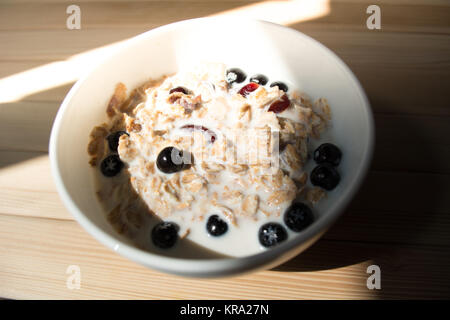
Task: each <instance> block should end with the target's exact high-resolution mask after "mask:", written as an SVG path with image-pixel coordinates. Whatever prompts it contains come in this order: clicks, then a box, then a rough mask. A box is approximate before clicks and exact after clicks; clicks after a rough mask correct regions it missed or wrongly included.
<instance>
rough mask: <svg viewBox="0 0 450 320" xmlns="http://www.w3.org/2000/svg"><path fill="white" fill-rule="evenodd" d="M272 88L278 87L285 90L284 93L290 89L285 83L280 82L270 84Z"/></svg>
mask: <svg viewBox="0 0 450 320" xmlns="http://www.w3.org/2000/svg"><path fill="white" fill-rule="evenodd" d="M270 86H271V87H275V86H277V87H278V89H280V90H283V91H284V92H287V91H288V90H289V88H288V86H287V85H286V84H284V83H283V82H279V81H276V82H272V83H271V84H270Z"/></svg>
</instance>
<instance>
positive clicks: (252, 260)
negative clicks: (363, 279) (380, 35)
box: [50, 18, 374, 277]
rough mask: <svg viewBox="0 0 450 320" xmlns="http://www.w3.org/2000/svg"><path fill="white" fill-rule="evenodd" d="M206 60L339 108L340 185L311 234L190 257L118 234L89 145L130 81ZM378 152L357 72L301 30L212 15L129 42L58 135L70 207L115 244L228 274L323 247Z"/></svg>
mask: <svg viewBox="0 0 450 320" xmlns="http://www.w3.org/2000/svg"><path fill="white" fill-rule="evenodd" d="M202 60H209V61H220V62H223V63H225V64H226V65H229V66H239V67H240V68H241V69H249V70H263V71H264V72H267V73H268V74H271V75H272V76H273V77H276V78H277V79H284V80H286V81H288V82H289V83H293V84H295V85H296V86H297V88H299V89H301V90H304V91H305V92H307V93H308V94H309V95H310V96H311V97H314V98H318V97H326V98H327V99H328V101H329V103H330V106H331V111H332V116H333V119H332V127H331V128H330V129H329V130H330V131H329V135H330V136H332V137H333V141H335V143H336V144H338V145H339V146H340V147H341V149H342V152H343V155H344V157H343V161H342V163H341V164H340V167H339V170H340V172H341V176H342V179H341V182H340V184H339V186H338V187H337V188H336V189H334V190H333V191H332V192H330V193H329V194H328V196H327V198H326V199H325V200H323V201H322V203H321V204H320V206H319V207H318V208H317V209H316V210H319V211H320V213H319V215H318V218H317V220H316V221H315V222H314V223H313V224H312V225H311V226H310V227H309V228H307V229H306V230H305V231H303V232H301V233H299V234H298V235H297V236H295V237H293V238H292V239H290V240H289V241H286V242H284V243H282V244H280V245H278V246H276V247H274V248H272V249H269V250H265V251H263V252H261V253H258V254H255V255H251V256H246V257H239V258H224V259H184V258H182V257H176V258H174V257H167V256H161V255H158V254H155V253H151V252H146V251H143V250H141V249H139V248H137V247H135V246H134V245H133V244H132V242H131V241H130V240H129V239H127V238H125V237H123V236H121V235H119V234H117V233H116V232H115V231H114V230H113V228H112V227H111V226H110V224H109V223H108V222H107V220H106V218H105V214H104V213H103V211H102V208H101V206H100V204H99V202H98V200H97V198H96V193H95V191H96V190H95V187H94V179H93V177H92V171H91V170H92V169H91V167H90V166H89V164H88V160H89V159H88V154H87V152H86V146H87V144H88V138H89V133H90V131H91V129H92V128H93V127H94V126H96V125H98V124H99V123H101V122H103V121H105V120H106V114H105V107H106V105H107V103H108V101H109V99H110V97H111V94H112V92H113V90H114V87H115V85H116V84H117V83H118V82H119V81H120V82H123V83H124V84H125V85H126V86H127V87H128V88H133V87H136V86H137V85H139V84H140V83H142V82H144V81H145V80H147V79H148V78H158V77H160V76H161V75H163V74H171V73H175V72H176V71H177V70H178V69H179V68H180V67H182V66H188V65H191V64H195V63H197V62H198V61H202ZM373 147H374V126H373V118H372V113H371V109H370V106H369V102H368V100H367V97H366V95H365V93H364V90H363V88H362V87H361V85H360V83H359V82H358V80H357V79H356V77H355V76H354V75H353V73H352V72H351V71H350V69H349V68H348V67H347V66H346V65H345V64H344V63H343V62H342V60H341V59H339V58H338V57H337V56H336V55H335V54H334V53H333V52H332V51H330V50H329V49H327V48H326V47H325V46H323V45H322V44H320V43H319V42H317V41H316V40H314V39H312V38H310V37H308V36H306V35H304V34H302V33H300V32H298V31H296V30H293V29H290V28H287V27H284V26H280V25H276V24H273V23H269V22H263V21H255V20H243V19H231V18H223V19H222V18H202V19H194V20H187V21H181V22H177V23H173V24H169V25H166V26H163V27H160V28H157V29H153V30H151V31H148V32H146V33H143V34H141V35H139V36H136V37H134V38H132V39H130V40H127V41H126V42H125V43H124V44H123V45H122V46H121V48H120V50H117V51H116V52H115V53H113V54H112V55H111V56H109V57H106V58H105V59H104V61H103V62H102V63H101V64H99V65H96V66H94V68H93V69H92V70H89V72H88V73H87V74H86V76H84V77H83V78H82V79H80V80H79V81H78V82H77V83H76V84H75V85H74V86H73V88H72V89H71V90H70V92H69V93H68V95H67V96H66V98H65V99H64V101H63V103H62V105H61V107H60V109H59V111H58V114H57V116H56V119H55V122H54V125H53V129H52V133H51V138H50V160H51V168H52V173H53V176H54V179H55V182H56V186H57V190H58V192H59V194H60V196H61V198H62V200H63V202H64V204H65V206H66V207H67V209H68V210H69V211H70V212H71V214H72V215H73V216H74V217H75V219H76V220H77V221H78V222H79V224H80V225H81V226H82V227H83V228H85V229H86V230H87V231H88V232H89V233H90V234H91V235H92V236H93V237H94V238H96V239H97V240H98V241H100V242H101V243H103V244H104V245H105V246H107V247H108V248H110V249H112V250H114V251H116V252H117V253H118V254H120V255H122V256H124V257H126V258H128V259H130V260H132V261H135V262H137V263H140V264H142V265H145V266H148V267H150V268H153V269H157V270H160V271H163V272H167V273H172V274H178V275H183V276H191V277H218V276H226V275H234V274H238V273H243V272H249V271H254V270H258V269H262V268H271V267H274V266H276V265H279V264H281V263H283V262H285V261H287V260H288V259H290V258H292V257H294V256H296V255H298V254H299V253H301V252H302V251H304V250H305V249H306V248H308V247H309V246H310V245H311V244H312V243H314V242H315V241H316V240H317V239H318V238H319V237H320V236H321V235H322V234H323V233H324V232H325V231H326V230H327V229H328V228H329V227H330V226H331V225H332V223H333V222H334V221H335V220H336V219H337V218H338V217H339V216H340V215H341V213H342V212H343V210H344V209H345V207H346V206H347V204H348V203H349V202H350V200H351V199H352V197H353V196H354V195H355V193H356V191H357V190H358V188H359V187H360V185H361V183H362V181H363V178H364V176H365V174H366V172H367V170H368V167H369V163H370V160H371V157H372V151H373ZM74 241H76V240H74Z"/></svg>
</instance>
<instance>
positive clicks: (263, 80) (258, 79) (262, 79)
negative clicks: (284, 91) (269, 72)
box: [250, 74, 269, 86]
mask: <svg viewBox="0 0 450 320" xmlns="http://www.w3.org/2000/svg"><path fill="white" fill-rule="evenodd" d="M250 82H254V83H257V84H259V85H261V86H265V85H266V84H267V82H269V79H267V77H266V76H265V75H263V74H257V75H254V76H253V77H251V78H250Z"/></svg>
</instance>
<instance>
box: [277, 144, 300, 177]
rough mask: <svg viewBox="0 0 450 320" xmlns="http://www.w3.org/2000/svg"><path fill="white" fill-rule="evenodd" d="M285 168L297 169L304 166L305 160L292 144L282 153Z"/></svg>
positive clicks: (288, 169)
mask: <svg viewBox="0 0 450 320" xmlns="http://www.w3.org/2000/svg"><path fill="white" fill-rule="evenodd" d="M280 157H281V163H282V165H283V169H286V170H287V171H289V172H291V171H297V170H299V169H300V168H302V167H303V160H302V158H301V157H300V155H299V154H298V153H297V151H296V150H295V147H294V146H293V145H292V144H288V145H287V146H286V147H285V148H284V150H283V152H282V153H281V155H280Z"/></svg>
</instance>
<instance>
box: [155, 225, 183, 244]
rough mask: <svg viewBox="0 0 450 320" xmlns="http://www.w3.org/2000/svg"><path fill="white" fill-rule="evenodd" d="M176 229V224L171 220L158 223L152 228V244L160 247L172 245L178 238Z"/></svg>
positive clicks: (177, 228)
mask: <svg viewBox="0 0 450 320" xmlns="http://www.w3.org/2000/svg"><path fill="white" fill-rule="evenodd" d="M178 230H179V227H178V225H177V224H175V223H173V222H167V221H164V222H161V223H158V224H157V225H156V226H154V227H153V229H152V242H153V244H154V245H155V246H157V247H159V248H162V249H168V248H171V247H173V246H174V245H175V243H176V242H177V239H178Z"/></svg>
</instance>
